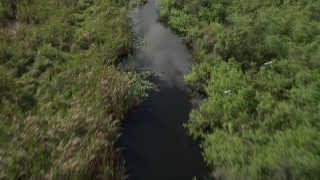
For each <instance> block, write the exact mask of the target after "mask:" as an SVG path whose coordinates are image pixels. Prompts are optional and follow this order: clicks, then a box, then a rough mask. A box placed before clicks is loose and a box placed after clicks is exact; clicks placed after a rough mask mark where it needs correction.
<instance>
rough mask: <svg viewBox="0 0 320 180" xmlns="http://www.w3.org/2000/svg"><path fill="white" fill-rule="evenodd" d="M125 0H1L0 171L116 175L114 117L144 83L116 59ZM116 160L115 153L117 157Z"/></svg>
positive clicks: (126, 41)
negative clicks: (120, 65) (124, 68)
mask: <svg viewBox="0 0 320 180" xmlns="http://www.w3.org/2000/svg"><path fill="white" fill-rule="evenodd" d="M128 9H129V3H128V2H127V1H126V0H46V1H43V0H1V2H0V21H1V22H0V23H1V28H0V179H2V178H5V179H61V178H62V179H71V178H76V179H78V178H89V177H91V178H92V177H94V178H99V179H110V178H111V179H120V178H121V177H122V176H123V175H124V172H123V168H122V167H121V166H118V165H116V164H115V162H116V161H117V152H116V151H115V149H114V142H115V140H116V139H117V137H118V134H119V132H118V129H119V122H120V120H122V119H123V118H124V116H125V114H126V113H127V112H128V111H129V110H130V109H131V108H132V107H133V106H134V105H136V104H137V103H138V102H139V101H140V100H142V99H143V98H144V97H146V95H147V94H146V93H145V92H146V90H147V89H149V88H151V84H150V83H149V82H148V81H146V80H145V78H144V76H143V75H140V74H137V73H135V72H131V71H125V70H123V69H121V68H119V67H118V63H119V62H118V61H119V58H121V57H122V56H124V55H125V54H126V53H128V52H129V51H130V48H131V42H130V39H131V37H130V36H131V35H130V34H129V33H128V30H127V29H128V25H127V22H128V16H127V12H128ZM119 164H120V165H121V163H119Z"/></svg>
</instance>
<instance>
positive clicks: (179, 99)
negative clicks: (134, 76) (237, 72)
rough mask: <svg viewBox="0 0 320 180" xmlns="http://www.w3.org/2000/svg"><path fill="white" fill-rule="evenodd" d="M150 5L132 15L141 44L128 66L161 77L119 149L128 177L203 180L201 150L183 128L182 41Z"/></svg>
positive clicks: (186, 106)
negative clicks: (153, 72)
mask: <svg viewBox="0 0 320 180" xmlns="http://www.w3.org/2000/svg"><path fill="white" fill-rule="evenodd" d="M155 2H156V0H149V2H148V3H147V4H146V5H145V6H143V7H138V8H135V9H134V10H133V11H132V12H131V17H132V20H133V23H132V27H133V29H134V31H136V32H137V33H138V34H140V35H141V36H142V37H143V41H144V44H143V46H142V47H141V48H140V49H139V50H137V51H136V52H134V54H133V65H134V67H135V69H136V70H140V69H146V68H147V69H150V70H152V71H155V72H158V73H159V74H161V75H160V77H159V81H160V83H159V92H153V93H151V94H150V96H149V98H148V99H147V100H146V101H144V102H143V103H142V104H141V105H140V106H139V108H138V109H136V110H135V111H134V112H132V113H131V114H130V115H129V117H128V118H127V119H126V121H125V124H124V127H123V135H122V136H121V137H120V139H119V146H120V147H123V149H124V150H123V157H124V160H125V165H126V168H127V174H128V175H129V177H130V178H129V179H162V180H165V179H192V178H193V177H198V179H202V177H203V175H204V173H205V172H204V171H205V165H204V162H203V160H202V156H201V151H200V149H199V147H198V144H197V143H195V142H194V141H192V140H191V138H190V137H189V136H188V135H187V133H186V130H185V129H184V128H183V127H182V124H183V123H184V122H186V121H187V120H188V116H189V113H190V110H191V103H190V99H189V98H188V96H187V93H186V87H185V84H184V80H183V75H184V74H186V73H188V72H190V63H189V61H190V54H189V53H188V50H187V48H186V46H185V44H184V43H183V42H182V41H181V39H180V38H179V37H178V36H177V35H175V34H174V33H173V32H172V31H171V30H170V29H168V28H166V27H164V26H163V25H162V24H161V23H159V22H158V18H159V16H158V13H157V7H156V4H155Z"/></svg>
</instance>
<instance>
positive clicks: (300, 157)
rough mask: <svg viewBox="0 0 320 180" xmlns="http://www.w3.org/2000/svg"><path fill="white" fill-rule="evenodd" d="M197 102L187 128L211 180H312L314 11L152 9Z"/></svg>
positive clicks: (281, 2)
mask: <svg viewBox="0 0 320 180" xmlns="http://www.w3.org/2000/svg"><path fill="white" fill-rule="evenodd" d="M158 5H159V7H160V14H161V17H162V19H163V20H164V21H166V22H167V23H168V25H170V26H171V27H172V28H173V29H174V30H175V31H176V32H177V33H179V34H180V35H182V36H183V38H184V40H185V41H186V42H187V43H188V45H189V47H190V49H191V50H192V52H193V56H194V61H195V62H194V66H193V72H192V73H191V74H189V75H187V76H186V77H185V78H186V81H187V83H188V84H189V85H190V87H191V88H193V89H194V90H195V91H196V92H198V93H200V94H202V95H204V96H205V100H204V101H203V103H202V104H201V106H200V107H199V108H198V109H196V110H193V111H192V112H191V115H190V121H189V122H188V123H187V124H186V127H187V128H188V129H189V132H190V134H191V135H192V136H193V137H194V138H200V139H202V143H201V147H202V148H203V156H204V159H205V161H206V162H207V164H208V165H209V166H210V167H212V169H213V172H214V173H213V174H214V176H215V177H216V178H217V179H317V178H319V177H320V170H319V169H320V121H319V120H320V93H319V90H320V2H319V1H318V0H299V1H296V0H265V1H260V0H245V1H238V0H160V1H159V3H158Z"/></svg>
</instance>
